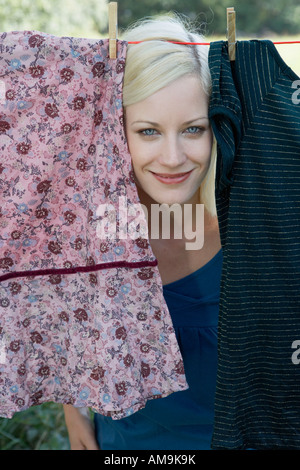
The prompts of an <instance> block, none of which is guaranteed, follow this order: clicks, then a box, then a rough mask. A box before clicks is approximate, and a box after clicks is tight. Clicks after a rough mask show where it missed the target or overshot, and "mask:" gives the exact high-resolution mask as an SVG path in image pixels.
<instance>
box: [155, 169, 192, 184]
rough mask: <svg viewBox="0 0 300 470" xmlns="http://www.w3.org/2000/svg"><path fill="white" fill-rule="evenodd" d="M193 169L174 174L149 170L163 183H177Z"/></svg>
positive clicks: (183, 179) (185, 177)
mask: <svg viewBox="0 0 300 470" xmlns="http://www.w3.org/2000/svg"><path fill="white" fill-rule="evenodd" d="M192 171H193V170H190V171H187V172H185V173H176V174H169V173H154V172H153V171H152V172H151V173H152V174H153V176H155V178H156V179H157V180H158V181H160V182H161V183H164V184H178V183H182V182H183V181H185V180H186V179H187V178H188V177H189V176H190V174H191V173H192Z"/></svg>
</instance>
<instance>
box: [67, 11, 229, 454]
mask: <svg viewBox="0 0 300 470" xmlns="http://www.w3.org/2000/svg"><path fill="white" fill-rule="evenodd" d="M124 39H125V40H126V41H143V42H142V43H141V44H135V45H129V46H128V53H127V59H126V68H125V77H124V88H123V105H124V111H125V127H126V136H127V141H128V147H129V151H130V154H131V157H132V163H133V169H134V174H135V180H136V185H137V190H138V194H139V198H140V201H141V203H142V204H144V206H145V207H146V208H147V211H148V214H151V210H152V208H153V204H167V205H169V206H171V205H172V204H177V205H178V204H179V205H180V207H181V208H182V212H181V214H184V212H185V208H186V207H187V205H190V207H192V209H193V210H192V211H191V213H190V218H188V217H183V215H182V217H179V218H178V217H176V216H175V215H174V216H173V222H174V225H173V224H171V225H172V227H171V232H170V236H169V237H167V238H165V237H164V234H163V233H162V230H161V228H160V232H159V234H160V236H159V237H158V238H157V237H156V236H153V231H152V228H153V227H151V218H150V217H149V220H148V225H149V241H150V244H151V247H152V250H153V252H154V254H155V256H156V258H157V260H158V268H159V272H160V275H161V278H162V282H163V286H164V297H165V299H166V302H167V304H168V307H169V311H170V314H171V317H172V321H173V324H174V328H175V332H176V336H177V340H178V343H179V346H180V350H181V353H182V356H183V360H184V367H185V372H186V377H187V381H188V383H189V389H188V390H185V391H183V392H177V393H173V394H172V395H170V396H168V397H166V398H162V399H158V400H152V401H150V402H148V403H147V405H146V407H145V408H144V409H142V410H140V411H139V412H137V413H135V414H133V415H132V416H129V417H128V418H124V419H121V420H112V419H111V418H109V417H104V416H100V415H98V414H96V415H95V430H94V427H93V426H92V423H91V421H90V419H89V416H88V415H85V414H84V413H83V412H82V410H79V409H76V408H74V407H72V406H71V405H66V406H64V409H65V417H66V424H67V427H68V431H69V437H70V443H71V448H72V449H90V450H92V449H99V448H101V449H115V450H117V449H118V450H122V449H131V450H132V449H152V450H158V449H168V450H171V449H180V450H182V449H209V448H210V441H211V437H212V429H213V403H214V391H215V380H216V365H217V334H216V332H217V317H218V298H219V283H220V276H221V264H222V253H221V244H220V237H219V230H218V222H217V216H216V209H215V200H214V177H215V144H214V137H213V134H212V130H211V127H210V123H209V120H208V104H209V96H210V86H211V83H210V74H209V68H208V48H207V46H195V45H182V44H174V43H172V42H170V41H175V42H203V37H202V36H199V35H197V34H194V33H191V32H189V31H188V29H187V28H186V27H185V26H184V24H183V23H182V22H181V21H179V20H178V19H176V20H175V19H171V18H164V19H160V20H147V21H144V22H141V24H140V25H138V26H135V27H134V28H132V30H131V31H128V32H127V33H126V35H124ZM155 39H157V40H155ZM199 204H204V218H203V224H202V225H201V226H199V221H198V222H197V220H195V218H196V217H195V215H196V213H197V211H196V208H197V207H198V205H199ZM182 223H183V224H184V225H183V227H182V228H183V230H182V233H183V236H182V237H181V238H177V237H176V236H175V231H176V225H177V224H179V225H181V224H182ZM187 225H189V227H190V226H191V225H192V227H193V231H194V232H195V230H197V231H199V230H203V234H204V243H203V246H202V247H201V248H200V249H199V248H196V249H195V248H194V249H193V247H192V249H190V248H189V249H187V241H188V242H191V240H190V239H188V237H187V236H186V235H185V234H186V231H185V228H187Z"/></svg>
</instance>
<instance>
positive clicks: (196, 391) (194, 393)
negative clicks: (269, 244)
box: [95, 250, 222, 450]
mask: <svg viewBox="0 0 300 470" xmlns="http://www.w3.org/2000/svg"><path fill="white" fill-rule="evenodd" d="M221 269H222V250H220V251H219V252H218V253H217V254H216V255H215V256H214V257H213V258H212V259H211V260H210V261H209V262H208V263H207V264H206V265H205V266H203V267H201V268H200V269H198V270H197V271H195V272H193V273H191V274H189V275H188V276H186V277H184V278H183V279H180V280H178V281H175V282H172V283H170V284H167V285H165V286H164V287H163V292H164V297H165V299H166V302H167V305H168V308H169V311H170V315H171V318H172V321H173V325H174V329H175V333H176V337H177V340H178V344H179V347H180V350H181V353H182V357H183V362H184V368H185V373H186V378H187V381H188V384H189V389H188V390H185V391H182V392H176V393H173V394H171V395H169V396H168V397H166V398H161V399H157V400H151V401H148V403H147V405H146V407H145V408H144V409H142V410H140V411H138V412H137V413H135V414H133V415H131V416H129V417H127V418H123V419H121V420H112V419H111V418H110V417H106V416H102V415H99V414H95V427H96V436H97V440H98V443H99V445H100V448H101V449H103V450H126V449H128V450H133V449H143V450H147V449H149V450H178V449H180V450H185V449H191V450H208V449H210V446H211V438H212V432H213V421H214V395H215V384H216V370H217V324H218V306H219V284H220V277H221Z"/></svg>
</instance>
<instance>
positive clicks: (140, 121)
mask: <svg viewBox="0 0 300 470" xmlns="http://www.w3.org/2000/svg"><path fill="white" fill-rule="evenodd" d="M204 119H206V120H208V116H200V117H196V118H195V119H191V120H190V121H186V122H184V123H183V125H184V126H186V125H188V124H191V123H193V122H196V121H201V120H204ZM133 124H150V125H151V126H154V127H157V126H159V123H158V122H153V121H145V120H143V119H141V120H137V121H134V122H132V123H131V125H132V126H133Z"/></svg>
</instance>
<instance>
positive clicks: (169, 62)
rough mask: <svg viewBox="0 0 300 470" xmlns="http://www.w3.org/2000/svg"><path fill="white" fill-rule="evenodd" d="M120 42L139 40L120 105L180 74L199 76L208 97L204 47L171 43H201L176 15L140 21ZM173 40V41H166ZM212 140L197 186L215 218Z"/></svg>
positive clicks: (128, 65) (130, 58)
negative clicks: (206, 166)
mask: <svg viewBox="0 0 300 470" xmlns="http://www.w3.org/2000/svg"><path fill="white" fill-rule="evenodd" d="M122 39H123V40H125V41H127V42H131V41H142V42H141V43H140V44H128V48H127V57H126V64H125V74H124V84H123V106H124V108H125V110H126V107H127V106H130V105H132V104H134V103H137V102H139V101H142V100H144V99H146V98H147V97H148V96H150V95H152V94H153V93H155V92H156V91H158V90H160V89H161V88H163V87H165V86H167V85H169V84H170V83H171V82H173V81H174V80H176V79H178V78H180V77H182V76H184V75H191V74H192V75H196V76H198V77H199V80H200V82H201V85H202V87H203V90H204V93H205V94H206V95H207V97H208V98H209V96H210V94H211V76H210V71H209V66H208V46H206V45H183V44H174V42H204V41H205V38H204V37H203V36H202V34H199V33H196V32H194V31H193V30H192V28H191V26H190V25H189V24H188V22H187V20H183V19H182V18H180V17H179V16H176V17H170V16H163V17H158V18H152V19H144V20H141V21H139V22H138V23H136V24H135V25H134V26H132V27H131V28H130V29H127V30H126V31H125V32H124V33H123V34H122ZM169 41H174V42H169ZM215 166H216V141H215V138H214V141H213V145H212V154H211V162H210V166H209V169H208V172H207V174H206V176H205V178H204V180H203V182H202V184H201V186H200V202H201V203H202V204H204V206H205V208H206V209H207V211H208V212H209V213H210V214H211V215H213V216H215V215H216V205H215Z"/></svg>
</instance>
